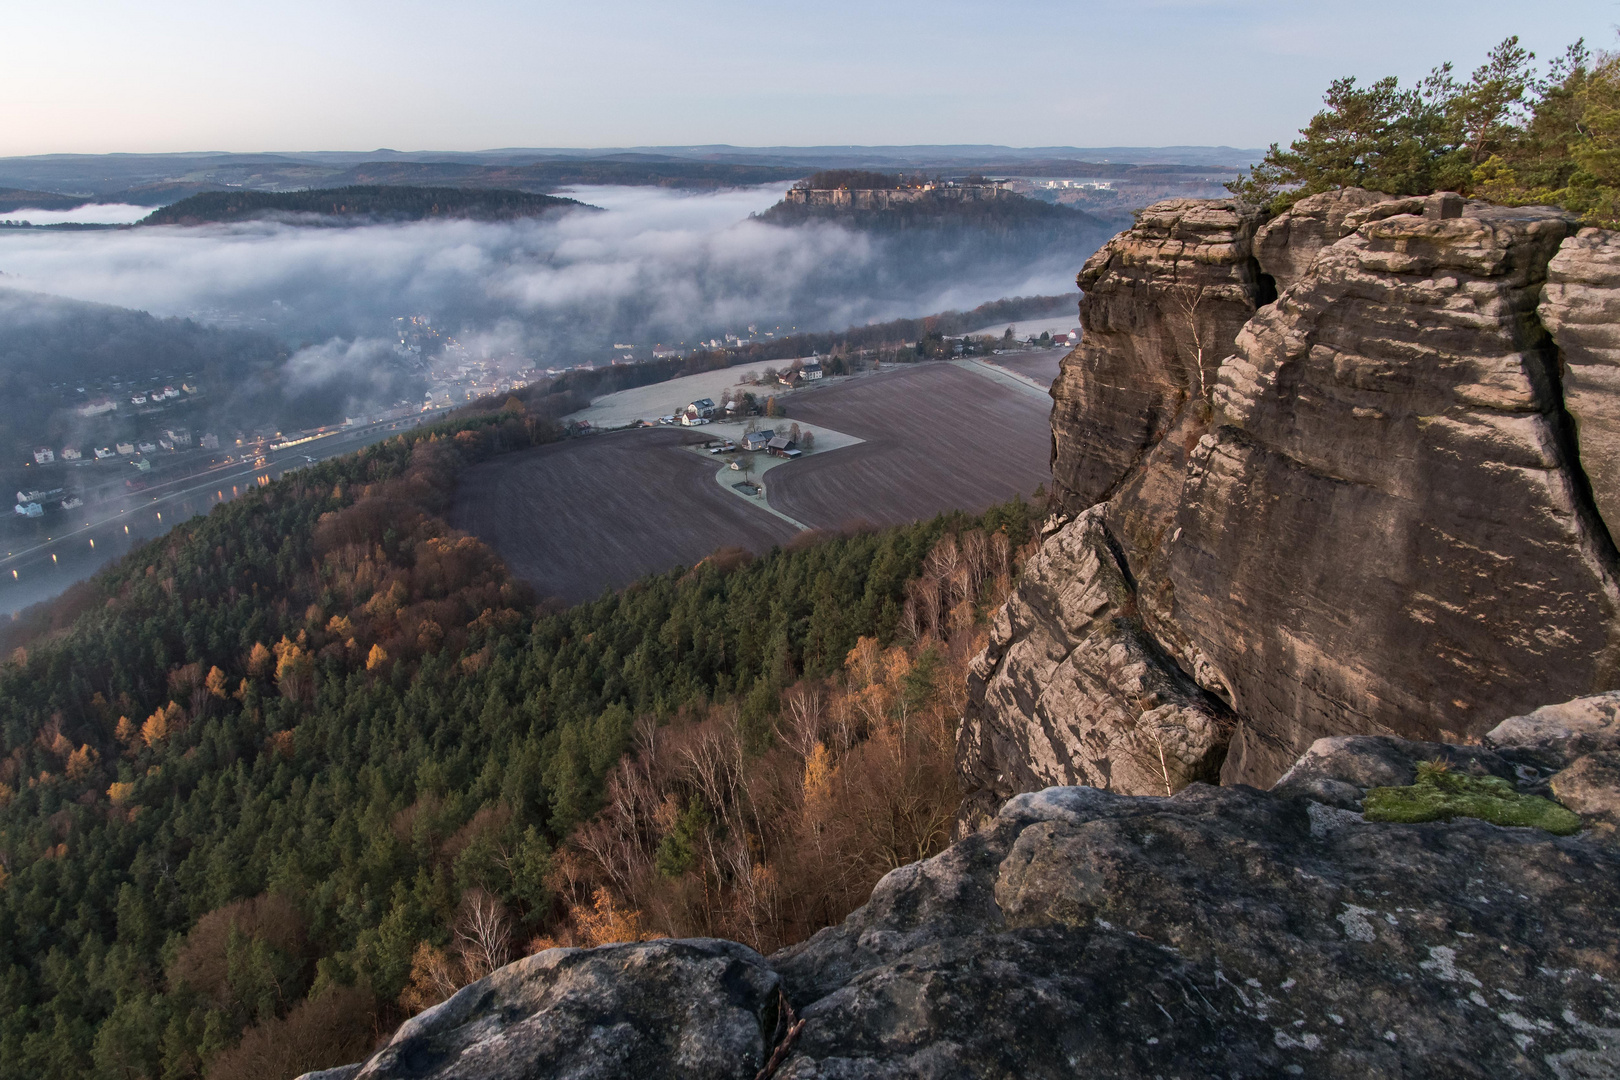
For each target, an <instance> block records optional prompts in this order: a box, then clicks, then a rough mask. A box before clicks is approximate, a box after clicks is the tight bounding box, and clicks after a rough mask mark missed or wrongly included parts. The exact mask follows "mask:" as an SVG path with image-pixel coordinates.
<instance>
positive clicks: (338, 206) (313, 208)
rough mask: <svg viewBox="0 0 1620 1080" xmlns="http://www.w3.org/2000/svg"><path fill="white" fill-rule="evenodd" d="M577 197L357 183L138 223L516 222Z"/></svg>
mask: <svg viewBox="0 0 1620 1080" xmlns="http://www.w3.org/2000/svg"><path fill="white" fill-rule="evenodd" d="M583 206H584V204H583V203H580V202H577V201H576V200H574V199H564V198H561V197H560V196H556V195H536V194H533V193H531V192H527V191H507V190H501V189H483V190H469V189H466V188H453V187H405V186H388V185H375V184H373V185H359V186H354V187H339V188H310V189H307V190H304V191H246V190H235V191H204V192H201V193H199V194H196V195H192V196H189V197H187V198H184V199H181V200H180V201H179V202H177V203H171V204H170V205H168V206H165V207H162V208H160V209H158V210H154V211H153V212H152V213H151V214H149V215H147V216H146V217H144V218H142V219H141V220H140V222H139V223H138V224H140V225H205V224H212V223H217V222H226V221H246V220H249V219H252V218H257V217H264V216H266V215H270V214H307V215H314V216H317V217H319V218H323V219H332V220H335V221H340V222H344V223H347V222H351V221H357V220H363V221H367V222H380V221H424V220H427V219H430V218H471V219H473V220H475V221H513V220H516V219H518V218H527V217H538V216H540V215H541V214H544V213H546V212H548V211H551V210H560V209H566V208H570V207H574V208H578V207H583Z"/></svg>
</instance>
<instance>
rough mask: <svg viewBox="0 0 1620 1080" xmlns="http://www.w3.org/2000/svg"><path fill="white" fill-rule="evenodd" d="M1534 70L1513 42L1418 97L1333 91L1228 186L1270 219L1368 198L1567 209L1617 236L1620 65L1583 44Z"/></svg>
mask: <svg viewBox="0 0 1620 1080" xmlns="http://www.w3.org/2000/svg"><path fill="white" fill-rule="evenodd" d="M1535 61H1536V56H1535V54H1534V53H1532V52H1530V51H1528V50H1527V49H1525V48H1524V47H1523V46H1522V45H1520V44H1519V39H1518V38H1517V37H1510V38H1508V39H1506V40H1505V41H1503V42H1502V43H1501V44H1500V45H1498V46H1497V47H1496V48H1495V49H1493V50H1492V51H1491V53H1490V55H1489V56H1488V57H1487V58H1486V61H1485V63H1483V64H1481V65H1480V66H1479V67H1478V68H1476V69H1474V71H1473V72H1472V73H1470V74H1469V76H1468V78H1467V79H1459V78H1458V77H1457V76H1456V75H1455V74H1454V73H1453V69H1452V65H1451V64H1450V63H1445V64H1442V65H1440V66H1439V67H1437V68H1435V69H1434V70H1433V71H1431V72H1430V73H1429V75H1428V76H1427V77H1425V78H1424V79H1422V80H1420V81H1419V82H1418V83H1417V84H1416V85H1413V86H1402V85H1401V83H1400V81H1399V80H1398V79H1396V78H1394V77H1393V76H1391V77H1388V78H1383V79H1379V80H1376V81H1375V82H1372V83H1369V84H1367V85H1365V86H1363V85H1360V84H1358V83H1357V81H1356V79H1354V78H1342V79H1335V80H1333V82H1332V84H1331V85H1330V86H1329V87H1328V91H1327V94H1326V95H1325V97H1324V104H1325V106H1326V107H1325V108H1324V109H1322V110H1321V111H1320V112H1318V113H1317V114H1316V115H1315V116H1313V117H1312V118H1311V121H1310V123H1309V124H1307V125H1306V126H1305V127H1304V128H1301V129H1300V132H1299V137H1298V138H1296V139H1294V140H1293V141H1292V142H1291V143H1290V144H1289V147H1288V149H1286V150H1284V149H1282V148H1281V147H1280V146H1279V145H1278V144H1276V143H1273V144H1272V146H1271V149H1270V151H1269V152H1268V153H1267V154H1266V157H1265V160H1263V161H1262V162H1261V163H1260V164H1259V165H1257V166H1255V167H1254V169H1253V170H1251V171H1250V172H1249V173H1248V174H1246V175H1245V176H1242V177H1240V178H1239V179H1238V180H1236V181H1233V182H1232V183H1231V184H1228V185H1227V186H1228V188H1229V189H1230V190H1231V191H1232V192H1233V193H1234V194H1236V195H1239V196H1242V197H1243V198H1245V199H1248V200H1249V201H1251V202H1256V203H1261V204H1265V205H1267V206H1269V207H1270V208H1271V209H1272V210H1274V211H1281V210H1284V209H1286V208H1287V207H1288V206H1290V205H1292V204H1293V203H1294V202H1297V201H1298V200H1299V199H1301V198H1304V197H1305V196H1307V195H1314V194H1316V193H1317V192H1321V191H1329V190H1332V189H1334V188H1341V187H1363V188H1368V189H1371V190H1375V191H1383V192H1386V193H1388V194H1391V195H1427V194H1431V193H1433V192H1436V191H1456V192H1460V193H1462V194H1464V195H1471V196H1476V197H1478V198H1483V199H1489V200H1491V201H1493V202H1497V203H1503V204H1506V205H1510V206H1523V205H1530V204H1543V205H1551V206H1560V207H1563V208H1564V209H1567V210H1571V211H1574V212H1575V213H1577V214H1580V215H1582V216H1583V217H1584V218H1585V220H1586V222H1587V223H1588V224H1591V225H1601V226H1605V227H1609V228H1613V227H1615V226H1617V225H1620V53H1597V54H1594V53H1593V52H1592V51H1591V50H1589V49H1588V48H1587V47H1586V45H1585V43H1584V42H1581V41H1577V42H1576V43H1575V44H1573V45H1571V46H1570V47H1569V48H1568V49H1566V50H1565V51H1564V53H1563V54H1562V55H1560V56H1557V57H1554V58H1553V59H1552V60H1551V61H1549V62H1548V63H1547V64H1546V66H1545V67H1538V66H1537V64H1536V62H1535Z"/></svg>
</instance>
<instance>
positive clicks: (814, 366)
mask: <svg viewBox="0 0 1620 1080" xmlns="http://www.w3.org/2000/svg"><path fill="white" fill-rule="evenodd" d="M822 375H823V372H822V370H821V365H820V364H818V363H816V361H814V360H812V361H810V362H809V363H808V364H806V365H804V367H802V368H800V369H799V377H800V378H802V379H803V380H804V381H805V382H815V381H816V380H817V379H819V378H821V377H822Z"/></svg>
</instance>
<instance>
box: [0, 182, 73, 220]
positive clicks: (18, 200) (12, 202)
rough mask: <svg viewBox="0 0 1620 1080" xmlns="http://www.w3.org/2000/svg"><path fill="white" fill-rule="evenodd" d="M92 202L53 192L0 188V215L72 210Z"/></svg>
mask: <svg viewBox="0 0 1620 1080" xmlns="http://www.w3.org/2000/svg"><path fill="white" fill-rule="evenodd" d="M92 201H93V200H91V199H86V198H83V197H81V196H78V195H58V194H57V193H56V192H54V191H29V190H28V189H26V188H8V187H0V214H10V213H13V212H15V211H17V210H74V209H77V208H78V207H81V206H83V205H84V204H85V203H88V202H92Z"/></svg>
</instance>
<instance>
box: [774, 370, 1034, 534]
mask: <svg viewBox="0 0 1620 1080" xmlns="http://www.w3.org/2000/svg"><path fill="white" fill-rule="evenodd" d="M787 409H788V419H789V420H795V419H798V420H807V421H809V422H810V423H813V424H824V425H826V426H827V427H830V428H835V429H837V430H839V431H842V432H845V433H847V434H850V435H854V436H856V437H857V438H860V439H864V440H866V441H865V442H863V443H861V444H860V445H858V446H849V447H845V448H843V449H841V450H837V451H834V452H832V453H830V454H825V455H822V454H812V455H810V456H809V457H806V458H803V459H802V460H799V461H795V462H793V463H792V464H790V465H786V466H783V467H782V468H779V469H775V470H772V471H771V473H770V474H769V476H768V479H767V481H766V485H765V486H766V491H767V493H768V496H769V498H770V502H771V505H772V506H774V507H776V508H777V509H778V510H780V511H782V512H783V513H784V514H788V515H790V516H792V517H795V518H797V519H798V520H800V521H802V522H804V523H805V524H807V525H811V526H814V527H816V528H837V527H839V526H841V525H845V524H847V523H850V522H856V521H868V522H871V523H872V524H874V525H898V524H901V523H902V522H907V521H915V520H917V519H919V518H926V517H932V516H933V515H935V514H937V513H940V512H941V511H944V510H982V509H984V508H985V507H987V506H989V505H991V504H992V503H997V502H1002V501H1004V500H1006V499H1010V498H1012V496H1013V495H1015V494H1022V495H1025V496H1028V495H1029V493H1030V492H1032V491H1033V490H1034V489H1035V486H1036V485H1037V484H1045V485H1050V484H1051V482H1052V471H1051V468H1050V466H1049V465H1048V459H1049V455H1050V453H1051V449H1050V435H1049V431H1050V427H1049V418H1050V415H1051V405H1050V403H1049V402H1047V401H1046V400H1044V399H1043V398H1042V397H1041V396H1040V395H1039V394H1036V393H1033V392H1021V391H1019V390H1014V389H1011V388H1009V387H1006V386H1003V385H1002V384H1000V383H998V382H995V381H992V380H991V379H987V378H985V377H984V376H981V375H975V374H973V373H972V372H969V371H964V370H962V369H961V368H959V367H956V366H955V365H952V364H916V365H911V366H907V367H900V368H895V369H892V370H890V371H886V372H883V373H882V374H878V375H869V376H864V377H861V378H858V379H852V380H850V381H848V382H846V383H843V384H842V385H838V386H830V387H828V388H826V389H825V390H816V391H813V392H811V393H807V394H804V395H803V396H802V397H801V396H799V395H794V396H792V397H790V398H789V399H788V403H787Z"/></svg>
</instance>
